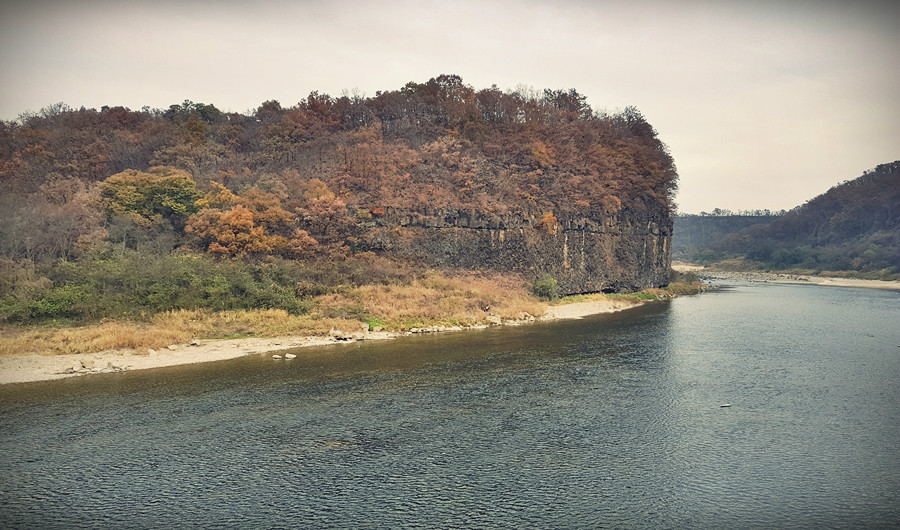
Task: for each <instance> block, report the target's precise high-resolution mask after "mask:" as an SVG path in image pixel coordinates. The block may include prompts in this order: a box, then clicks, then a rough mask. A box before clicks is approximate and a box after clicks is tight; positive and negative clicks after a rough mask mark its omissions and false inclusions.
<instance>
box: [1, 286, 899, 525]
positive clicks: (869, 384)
mask: <svg viewBox="0 0 900 530" xmlns="http://www.w3.org/2000/svg"><path fill="white" fill-rule="evenodd" d="M298 353H299V355H300V356H299V357H298V358H297V359H294V360H291V361H273V360H272V359H271V358H269V357H268V356H262V355H260V356H251V357H245V358H241V359H235V360H232V361H225V362H220V363H212V364H206V365H195V366H188V367H172V368H166V369H158V370H149V371H140V372H130V373H122V374H107V375H100V376H90V377H81V378H74V379H67V380H62V381H53V382H45V383H32V384H26V385H13V386H6V387H2V388H0V426H2V429H0V526H2V527H5V528H19V527H22V528H25V527H29V528H34V527H39V528H98V527H105V528H169V527H191V526H194V527H204V528H207V527H223V528H224V527H233V528H297V527H314V528H325V527H337V528H372V527H379V528H385V527H391V528H396V527H408V528H416V527H428V528H477V527H490V528H522V527H530V528H597V527H653V528H686V527H699V528H711V527H731V528H754V527H759V528H762V527H765V528H771V527H779V528H791V527H795V528H819V527H885V528H896V525H897V522H898V521H900V499H898V495H900V294H898V293H894V292H887V291H875V290H862V289H841V288H829V287H818V286H792V285H769V284H748V283H740V282H732V283H731V284H727V285H723V286H722V288H721V289H720V290H718V291H715V292H711V293H706V294H703V295H699V296H692V297H682V298H678V299H676V300H674V301H672V302H666V303H655V304H650V305H646V306H643V307H641V308H639V309H635V310H631V311H627V312H624V313H618V314H614V315H598V316H596V317H592V318H589V319H584V320H578V321H566V322H556V323H547V324H534V325H529V326H521V327H515V328H496V329H488V330H482V331H467V332H458V333H446V334H440V335H432V336H415V337H409V338H404V339H399V340H396V341H389V342H379V343H360V344H355V345H342V346H331V347H324V348H318V349H314V350H309V349H307V350H304V351H301V352H298ZM725 403H728V404H731V406H730V407H721V406H720V405H722V404H725Z"/></svg>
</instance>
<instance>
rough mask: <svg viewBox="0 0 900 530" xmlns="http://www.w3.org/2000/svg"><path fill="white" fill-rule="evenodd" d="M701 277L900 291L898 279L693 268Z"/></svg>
mask: <svg viewBox="0 0 900 530" xmlns="http://www.w3.org/2000/svg"><path fill="white" fill-rule="evenodd" d="M692 272H694V273H696V274H697V275H698V276H700V277H701V278H703V279H715V280H745V281H748V282H756V283H783V284H793V285H819V286H823V287H855V288H863V289H882V290H888V291H900V281H893V280H862V279H856V278H828V277H821V276H810V275H807V274H786V273H777V272H738V271H715V270H708V269H702V268H701V269H693V270H692Z"/></svg>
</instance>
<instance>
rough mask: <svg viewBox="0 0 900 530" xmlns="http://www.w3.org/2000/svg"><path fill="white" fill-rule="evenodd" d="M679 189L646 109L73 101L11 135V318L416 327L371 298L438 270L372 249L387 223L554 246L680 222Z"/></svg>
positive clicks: (548, 100) (450, 102) (436, 84)
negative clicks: (502, 233)
mask: <svg viewBox="0 0 900 530" xmlns="http://www.w3.org/2000/svg"><path fill="white" fill-rule="evenodd" d="M676 178H677V177H676V173H675V167H674V164H673V162H672V158H671V157H670V156H669V154H668V152H667V150H666V148H665V146H664V145H663V144H662V142H660V140H659V139H658V138H657V135H656V132H655V131H654V130H653V128H652V127H651V126H650V125H649V124H648V123H647V122H646V120H645V119H644V118H643V117H642V116H641V114H640V113H639V112H638V111H637V110H636V109H634V108H632V107H629V108H626V109H625V110H623V111H621V112H616V113H606V112H603V111H595V110H593V109H591V108H590V107H589V106H588V105H587V104H586V102H585V97H584V96H583V95H581V94H579V93H578V92H577V91H575V90H574V89H572V90H544V91H541V92H538V91H534V90H531V89H519V90H516V91H501V90H499V89H497V87H491V88H487V89H482V90H475V89H474V88H472V87H470V86H468V85H466V84H464V83H463V82H462V80H461V79H460V78H459V77H458V76H454V75H442V76H439V77H437V78H434V79H431V80H429V81H428V82H425V83H408V84H407V85H406V86H404V87H402V88H401V89H399V90H394V91H387V92H378V93H376V95H375V96H374V97H368V98H367V97H361V96H356V95H345V96H342V97H338V98H335V97H331V96H328V95H323V94H318V93H317V92H313V93H311V94H310V95H309V96H308V97H306V98H304V99H303V100H301V101H300V102H299V103H297V104H296V105H293V106H290V107H283V106H282V105H281V104H280V103H279V102H277V101H267V102H265V103H263V104H262V105H260V107H259V108H257V109H256V110H255V111H254V112H252V113H249V114H237V113H225V112H221V111H220V110H219V109H217V108H216V107H215V106H213V105H209V104H202V103H193V102H190V101H185V102H184V103H182V104H180V105H172V106H171V107H169V108H168V109H164V110H160V109H147V108H145V109H143V110H140V111H132V110H129V109H126V108H122V107H112V108H109V107H103V108H102V109H100V110H99V111H97V110H94V109H85V108H81V109H71V108H68V107H67V106H65V105H63V104H58V105H54V106H51V107H48V108H45V109H43V110H41V111H40V112H38V113H35V114H26V115H23V116H21V117H20V118H19V119H18V120H16V121H12V122H0V212H2V213H0V323H2V322H6V323H33V322H54V321H55V322H64V323H72V322H92V321H100V320H104V319H122V318H128V319H137V320H141V319H143V320H145V321H146V320H148V319H152V318H154V315H158V314H161V313H165V312H167V311H181V310H184V311H240V310H268V309H277V310H282V311H285V312H287V313H288V314H290V315H295V316H302V315H315V316H316V317H317V318H319V319H327V318H337V319H345V320H351V321H356V322H358V321H359V320H360V319H362V320H366V319H380V320H382V321H384V322H391V323H392V325H395V326H398V327H402V326H404V325H405V324H404V321H403V320H402V319H400V317H397V318H394V317H393V316H391V315H389V314H388V313H389V311H388V309H386V308H382V309H377V308H375V306H373V304H368V305H367V304H366V303H365V302H364V300H365V299H366V295H365V294H364V293H365V292H366V290H372V291H378V290H379V289H385V288H387V287H391V286H405V287H409V286H416V285H419V286H421V282H422V281H424V279H426V278H429V277H431V276H430V274H432V273H429V272H428V270H427V267H425V266H424V265H423V264H422V263H413V262H409V261H408V260H401V261H398V260H392V258H391V256H390V253H384V252H381V250H382V249H380V248H373V247H372V246H371V244H370V240H369V238H367V237H366V236H367V234H369V233H370V231H371V230H372V229H373V228H374V227H375V224H376V223H375V220H377V219H378V218H379V217H380V216H384V215H385V213H386V211H391V210H411V211H415V210H421V209H423V208H425V207H428V208H448V209H455V210H457V211H461V210H471V211H478V212H488V213H490V214H496V215H505V214H518V213H521V212H538V219H539V222H538V223H537V224H536V225H535V227H534V230H544V231H546V232H547V233H553V231H554V230H556V228H557V226H556V224H555V223H556V221H557V219H558V218H559V217H561V216H563V215H570V216H571V215H576V214H577V215H583V216H591V215H595V216H615V215H617V214H618V213H620V212H623V211H634V212H645V213H646V215H644V217H649V218H650V219H655V220H656V221H657V222H658V223H662V224H664V223H665V222H666V221H667V220H668V218H669V212H670V210H671V197H672V194H673V193H674V191H675V188H676ZM654 226H655V225H654ZM373 250H375V251H378V252H379V255H376V254H375V253H373V252H372V251H373ZM457 276H458V273H452V274H449V276H448V278H450V279H448V280H447V281H451V280H452V278H455V277H457ZM493 278H494V279H496V280H497V282H498V283H500V284H503V285H506V286H507V287H509V288H510V289H512V291H515V292H518V289H520V288H521V289H523V290H524V292H527V290H528V284H530V282H531V279H527V278H526V279H519V280H515V281H518V282H519V284H521V285H518V284H517V286H513V285H512V284H511V283H509V282H510V281H513V280H508V279H504V278H506V277H505V276H503V275H495V276H493ZM512 291H510V292H512ZM445 292H449V291H445ZM507 294H509V293H507ZM466 296H467V297H468V298H471V299H472V300H474V301H479V300H481V298H483V296H481V295H480V294H478V292H477V290H471V289H470V290H469V291H468V294H467V295H466ZM515 296H518V295H514V296H513V298H515ZM488 298H490V297H488ZM335 300H338V302H335ZM481 301H482V302H484V304H483V305H484V306H485V307H487V306H492V307H494V308H497V307H503V303H502V301H499V300H494V299H491V300H488V301H487V302H485V301H484V300H481ZM447 303H448V304H449V302H447ZM467 303H468V302H467ZM472 304H473V305H478V304H477V303H475V302H472ZM512 305H515V304H512ZM465 307H467V306H466V304H463V308H465ZM465 311H467V310H464V311H463V313H465ZM481 313H484V314H486V313H485V310H482V311H481ZM465 314H468V313H465ZM447 315H456V313H453V312H452V311H449V312H448V313H447ZM447 318H451V319H455V318H458V316H448V317H447ZM466 318H474V317H472V316H471V315H470V316H467V317H466Z"/></svg>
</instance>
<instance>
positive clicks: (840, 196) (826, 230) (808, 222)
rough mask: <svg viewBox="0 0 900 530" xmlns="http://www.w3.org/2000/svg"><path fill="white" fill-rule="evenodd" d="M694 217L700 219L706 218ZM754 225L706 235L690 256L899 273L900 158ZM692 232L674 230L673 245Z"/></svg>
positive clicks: (781, 267)
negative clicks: (702, 245)
mask: <svg viewBox="0 0 900 530" xmlns="http://www.w3.org/2000/svg"><path fill="white" fill-rule="evenodd" d="M696 221H700V223H698V224H702V221H703V219H697V220H696ZM714 221H715V220H714ZM678 223H680V221H679V222H678ZM678 223H676V226H677V225H678ZM718 224H721V223H718ZM750 224H752V225H753V226H749V227H747V228H744V229H742V230H734V231H732V232H730V233H727V234H725V235H724V236H723V237H721V238H720V239H718V240H716V241H713V240H709V239H708V238H707V239H706V240H704V243H705V247H706V248H697V247H694V249H693V250H694V254H693V256H690V258H693V259H694V260H695V261H701V262H706V263H712V262H721V261H723V260H725V261H724V264H725V265H730V266H731V267H735V266H739V265H740V266H743V267H745V268H767V269H779V270H786V269H800V270H804V271H810V272H814V271H847V272H852V273H857V274H860V273H862V274H868V275H869V276H872V275H875V276H891V275H896V274H900V161H896V162H892V163H888V164H881V165H879V166H877V167H876V168H875V169H873V170H869V171H866V172H865V174H863V175H862V176H860V177H859V178H857V179H855V180H852V181H847V182H844V183H842V184H840V185H837V186H835V187H833V188H831V189H830V190H829V191H827V192H826V193H823V194H822V195H819V196H817V197H815V198H813V199H811V200H810V201H808V202H807V203H806V204H804V205H802V206H799V207H797V208H795V209H793V210H791V211H789V212H786V213H784V214H783V215H780V216H777V217H768V218H757V220H756V221H754V222H751V223H750ZM683 226H687V227H689V226H690V223H685V224H684V225H683ZM694 228H695V229H696V227H694ZM690 235H691V234H683V235H679V234H678V233H677V232H676V235H675V239H676V243H675V244H676V245H678V242H677V240H678V239H679V238H680V237H683V236H684V237H685V238H686V239H690V237H687V236H690ZM694 235H696V234H694Z"/></svg>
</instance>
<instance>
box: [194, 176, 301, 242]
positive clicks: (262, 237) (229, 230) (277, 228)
mask: <svg viewBox="0 0 900 530" xmlns="http://www.w3.org/2000/svg"><path fill="white" fill-rule="evenodd" d="M212 188H213V189H212V190H211V191H210V192H209V193H207V194H206V196H205V197H204V198H203V199H200V200H199V201H197V205H198V206H200V207H201V208H202V209H201V210H200V211H199V212H197V213H196V214H195V215H193V216H191V218H190V220H189V222H188V224H187V227H186V232H187V233H189V234H192V235H194V236H196V237H197V238H198V240H199V241H200V244H201V246H202V247H203V248H204V249H205V250H207V251H208V252H209V253H211V254H215V255H220V256H228V257H233V258H244V257H262V256H267V255H278V256H284V257H291V258H300V257H303V256H306V255H308V254H310V253H311V252H312V251H313V250H315V248H316V247H317V246H318V241H316V240H315V239H314V238H312V237H311V236H310V235H309V233H308V232H307V231H305V230H302V229H300V228H299V227H298V226H297V218H296V216H295V215H294V214H292V213H290V212H288V211H287V210H285V209H284V208H283V207H282V206H281V201H280V200H279V198H278V197H277V196H276V195H274V194H271V193H268V192H265V191H262V190H259V189H256V188H250V189H248V190H247V191H245V192H243V193H241V194H240V195H238V194H235V193H232V192H231V191H230V190H228V189H227V188H225V187H224V186H222V185H221V184H218V183H215V182H213V183H212Z"/></svg>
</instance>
